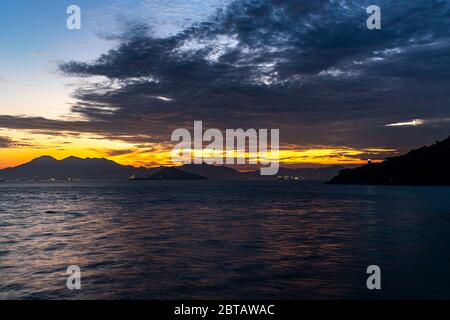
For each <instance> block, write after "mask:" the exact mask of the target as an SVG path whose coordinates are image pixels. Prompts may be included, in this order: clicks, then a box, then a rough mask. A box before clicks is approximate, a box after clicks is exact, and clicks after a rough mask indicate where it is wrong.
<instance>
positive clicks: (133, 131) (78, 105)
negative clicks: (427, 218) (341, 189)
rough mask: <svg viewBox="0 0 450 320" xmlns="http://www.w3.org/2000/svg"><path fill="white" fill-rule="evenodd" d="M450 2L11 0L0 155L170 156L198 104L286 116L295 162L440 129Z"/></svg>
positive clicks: (219, 112)
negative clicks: (73, 19)
mask: <svg viewBox="0 0 450 320" xmlns="http://www.w3.org/2000/svg"><path fill="white" fill-rule="evenodd" d="M71 4H76V5H78V6H80V8H81V10H82V29H81V30H68V29H67V28H66V19H67V14H66V8H67V7H68V6H69V5H71ZM371 4H377V5H379V6H380V7H381V10H382V29H381V30H368V29H367V27H366V19H367V17H368V14H367V13H366V8H367V7H368V6H369V5H371ZM418 12H420V14H417V13H418ZM449 17H450V2H449V1H444V0H420V1H419V0H408V1H406V0H405V1H387V0H380V1H375V2H374V1H365V0H358V1H356V0H354V1H352V0H345V1H344V0H328V1H309V0H284V1H279V0H241V1H232V0H168V1H160V0H139V1H138V0H108V1H106V0H96V1H91V0H73V1H51V0H43V1H39V2H38V1H32V0H16V1H1V2H0V26H1V28H0V43H1V47H0V168H5V167H9V166H14V165H18V164H21V163H24V162H27V161H29V160H31V159H33V158H35V157H38V156H42V155H51V156H54V157H55V158H57V159H62V158H65V157H68V156H79V157H106V158H108V159H111V160H114V161H117V162H119V163H121V164H132V165H136V166H147V167H150V166H156V165H167V164H170V151H171V148H172V143H171V142H170V136H171V132H172V131H173V130H174V129H176V128H186V129H189V130H191V129H192V127H193V121H194V120H202V121H203V122H204V126H205V128H218V129H222V130H225V129H227V128H243V129H248V128H255V129H258V128H267V129H270V128H277V129H280V133H281V141H280V142H281V146H282V147H281V149H282V150H281V153H280V155H281V161H282V163H283V164H284V165H302V166H309V165H319V164H320V165H325V164H326V165H328V164H344V165H345V164H357V163H363V162H365V161H367V159H368V158H372V159H384V158H385V157H388V156H392V155H396V154H401V153H403V152H405V151H407V150H409V149H411V148H415V147H418V146H422V145H427V144H431V143H433V142H434V141H435V140H441V139H443V138H446V137H447V136H449V135H450V90H449V88H450V24H449V22H450V18H449Z"/></svg>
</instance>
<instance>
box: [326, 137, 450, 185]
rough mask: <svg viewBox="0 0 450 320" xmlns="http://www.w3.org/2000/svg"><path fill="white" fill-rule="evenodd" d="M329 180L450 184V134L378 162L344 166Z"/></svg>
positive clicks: (361, 182)
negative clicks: (354, 166) (351, 167)
mask: <svg viewBox="0 0 450 320" xmlns="http://www.w3.org/2000/svg"><path fill="white" fill-rule="evenodd" d="M329 183H332V184H383V185H450V137H449V138H447V139H446V140H444V141H441V142H436V143H435V144H434V145H432V146H429V147H422V148H420V149H417V150H413V151H410V152H409V153H407V154H405V155H403V156H399V157H394V158H389V159H387V160H386V161H384V162H382V163H379V164H368V165H365V166H362V167H359V168H355V169H347V170H342V171H341V172H340V173H339V175H338V176H336V177H334V178H333V179H332V180H331V181H330V182H329Z"/></svg>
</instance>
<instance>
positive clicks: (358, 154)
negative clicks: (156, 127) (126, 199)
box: [0, 130, 396, 168]
mask: <svg viewBox="0 0 450 320" xmlns="http://www.w3.org/2000/svg"><path fill="white" fill-rule="evenodd" d="M0 136H2V137H6V138H8V139H9V140H11V141H12V143H10V144H9V145H8V146H4V147H3V148H0V154H1V157H0V168H6V167H11V166H16V165H19V164H23V163H26V162H28V161H30V160H32V159H34V158H37V157H39V156H43V155H50V156H53V157H54V158H56V159H59V160H61V159H64V158H66V157H69V156H77V157H80V158H89V157H90V158H106V159H110V160H113V161H115V162H117V163H120V164H122V165H133V166H144V167H155V166H160V165H168V166H170V165H174V163H173V162H172V160H171V159H172V157H171V156H172V144H171V143H170V142H169V141H168V142H167V143H164V142H158V143H140V144H136V143H131V142H126V141H121V140H113V139H111V138H105V137H102V136H98V135H94V134H79V133H71V132H65V133H64V132H60V133H59V135H49V134H46V133H39V132H32V131H28V130H8V131H6V130H0ZM269 150H270V148H269ZM395 152H396V150H395V149H387V148H386V149H383V148H367V149H357V148H347V147H325V146H321V147H311V148H308V147H300V146H294V145H288V146H284V147H283V146H282V147H281V150H280V151H279V158H280V163H281V165H283V164H284V165H296V164H307V163H314V164H321V165H333V164H363V163H366V162H367V158H368V157H370V158H381V159H382V158H385V157H387V156H389V155H391V154H392V153H395ZM192 154H193V150H192ZM222 155H223V154H222ZM203 156H204V157H205V158H206V157H217V156H220V155H219V154H216V153H215V152H214V150H208V149H205V150H204V151H203ZM233 156H234V157H235V158H245V159H249V158H259V159H260V158H261V157H262V156H261V155H259V154H252V153H249V152H243V151H241V152H234V153H233ZM268 157H271V155H270V152H269V154H268Z"/></svg>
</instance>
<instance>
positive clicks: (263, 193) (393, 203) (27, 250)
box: [0, 181, 450, 299]
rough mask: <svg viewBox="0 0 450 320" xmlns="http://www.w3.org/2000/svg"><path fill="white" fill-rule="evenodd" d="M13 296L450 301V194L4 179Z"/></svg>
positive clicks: (0, 261)
mask: <svg viewBox="0 0 450 320" xmlns="http://www.w3.org/2000/svg"><path fill="white" fill-rule="evenodd" d="M372 264H376V265H379V266H380V267H381V269H382V290H381V291H378V292H374V291H369V290H367V288H366V277H367V275H366V268H367V266H369V265H372ZM69 265H78V266H80V268H81V271H82V290H80V291H70V290H68V289H67V288H66V277H67V275H66V269H67V267H68V266H69ZM12 298H20V299H24V298H25V299H55V298H64V299H67V298H70V299H72V298H81V299H93V298H106V299H118V298H125V299H129V298H133V299H135V298H136V299H137V298H144V299H231V298H235V299H310V298H312V299H319V298H326V299H329V298H332V299H335V298H338V299H341V298H450V188H447V187H369V186H330V185H323V184H320V183H306V182H305V183H283V182H255V181H254V182H251V181H249V182H214V181H201V182H192V181H189V182H188V181H185V182H164V181H163V182H161V181H155V182H150V181H147V182H146V181H143V182H116V183H101V182H97V183H94V182H91V183H72V184H69V183H52V184H37V183H34V184H33V183H17V184H13V183H1V184H0V299H12Z"/></svg>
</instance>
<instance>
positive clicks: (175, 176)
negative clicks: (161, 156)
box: [149, 168, 208, 180]
mask: <svg viewBox="0 0 450 320" xmlns="http://www.w3.org/2000/svg"><path fill="white" fill-rule="evenodd" d="M149 180H208V178H206V177H203V176H200V175H197V174H193V173H187V172H184V171H182V170H179V169H177V168H162V169H160V170H159V171H158V172H156V173H154V174H153V175H152V176H151V177H150V178H149Z"/></svg>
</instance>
